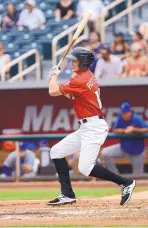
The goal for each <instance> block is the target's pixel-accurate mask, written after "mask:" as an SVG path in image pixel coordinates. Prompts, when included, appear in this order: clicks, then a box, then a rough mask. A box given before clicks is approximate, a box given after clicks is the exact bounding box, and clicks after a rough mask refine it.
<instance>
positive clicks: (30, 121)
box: [22, 105, 53, 132]
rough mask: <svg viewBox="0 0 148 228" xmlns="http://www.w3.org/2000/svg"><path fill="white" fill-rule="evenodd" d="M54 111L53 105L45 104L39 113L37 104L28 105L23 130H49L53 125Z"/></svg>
mask: <svg viewBox="0 0 148 228" xmlns="http://www.w3.org/2000/svg"><path fill="white" fill-rule="evenodd" d="M52 113H53V106H52V105H44V106H43V107H42V108H41V110H40V112H39V113H38V110H37V107H36V106H27V107H26V109H25V115H24V121H23V126H22V129H23V131H24V132H30V131H31V130H32V131H33V132H39V131H44V132H48V131H49V130H50V127H51V121H52Z"/></svg>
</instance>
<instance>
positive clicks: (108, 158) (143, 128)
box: [102, 102, 148, 175]
mask: <svg viewBox="0 0 148 228" xmlns="http://www.w3.org/2000/svg"><path fill="white" fill-rule="evenodd" d="M113 132H114V133H116V134H135V133H139V134H140V133H146V132H148V124H147V123H146V122H145V121H144V119H143V118H142V117H141V116H140V115H139V114H137V113H135V112H134V111H133V109H132V106H131V104H130V103H129V102H123V103H122V104H121V107H120V113H119V116H118V118H117V120H116V122H115V125H114V127H113ZM144 150H145V146H144V138H140V139H130V138H129V139H120V143H119V144H115V145H112V146H109V147H106V148H104V149H103V150H102V156H103V158H104V163H105V166H106V167H107V168H108V169H110V170H111V171H112V172H115V173H119V171H118V169H117V167H116V165H115V163H114V160H113V159H114V158H121V157H126V158H128V159H129V160H130V162H131V164H132V171H133V174H135V175H137V174H141V173H143V171H144Z"/></svg>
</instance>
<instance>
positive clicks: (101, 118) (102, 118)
mask: <svg viewBox="0 0 148 228" xmlns="http://www.w3.org/2000/svg"><path fill="white" fill-rule="evenodd" d="M98 118H99V119H100V120H104V116H98ZM88 121H89V120H88V119H82V120H81V121H80V120H79V121H78V124H80V125H81V124H82V123H87V122H88Z"/></svg>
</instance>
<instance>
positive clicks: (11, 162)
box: [1, 142, 40, 178]
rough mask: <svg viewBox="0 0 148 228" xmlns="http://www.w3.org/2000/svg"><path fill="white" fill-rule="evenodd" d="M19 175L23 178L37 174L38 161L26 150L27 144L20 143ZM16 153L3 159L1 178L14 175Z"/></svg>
mask: <svg viewBox="0 0 148 228" xmlns="http://www.w3.org/2000/svg"><path fill="white" fill-rule="evenodd" d="M19 149H20V151H19V153H20V175H21V176H23V177H34V176H35V175H36V174H37V171H38V167H39V164H40V161H39V160H38V159H37V158H36V157H35V154H34V153H33V152H32V151H31V150H28V149H27V143H24V142H20V144H19ZM16 159H17V151H13V152H11V153H10V154H9V155H8V157H7V158H6V159H5V161H4V164H3V168H2V174H1V178H4V177H10V176H15V175H16Z"/></svg>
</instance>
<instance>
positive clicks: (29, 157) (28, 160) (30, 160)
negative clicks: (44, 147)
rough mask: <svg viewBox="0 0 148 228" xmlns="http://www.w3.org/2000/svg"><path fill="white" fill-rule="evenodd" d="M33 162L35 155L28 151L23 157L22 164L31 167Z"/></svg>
mask: <svg viewBox="0 0 148 228" xmlns="http://www.w3.org/2000/svg"><path fill="white" fill-rule="evenodd" d="M34 161H35V155H34V153H33V152H31V151H28V153H27V155H26V157H25V161H24V163H25V164H28V165H31V166H33V164H34Z"/></svg>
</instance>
